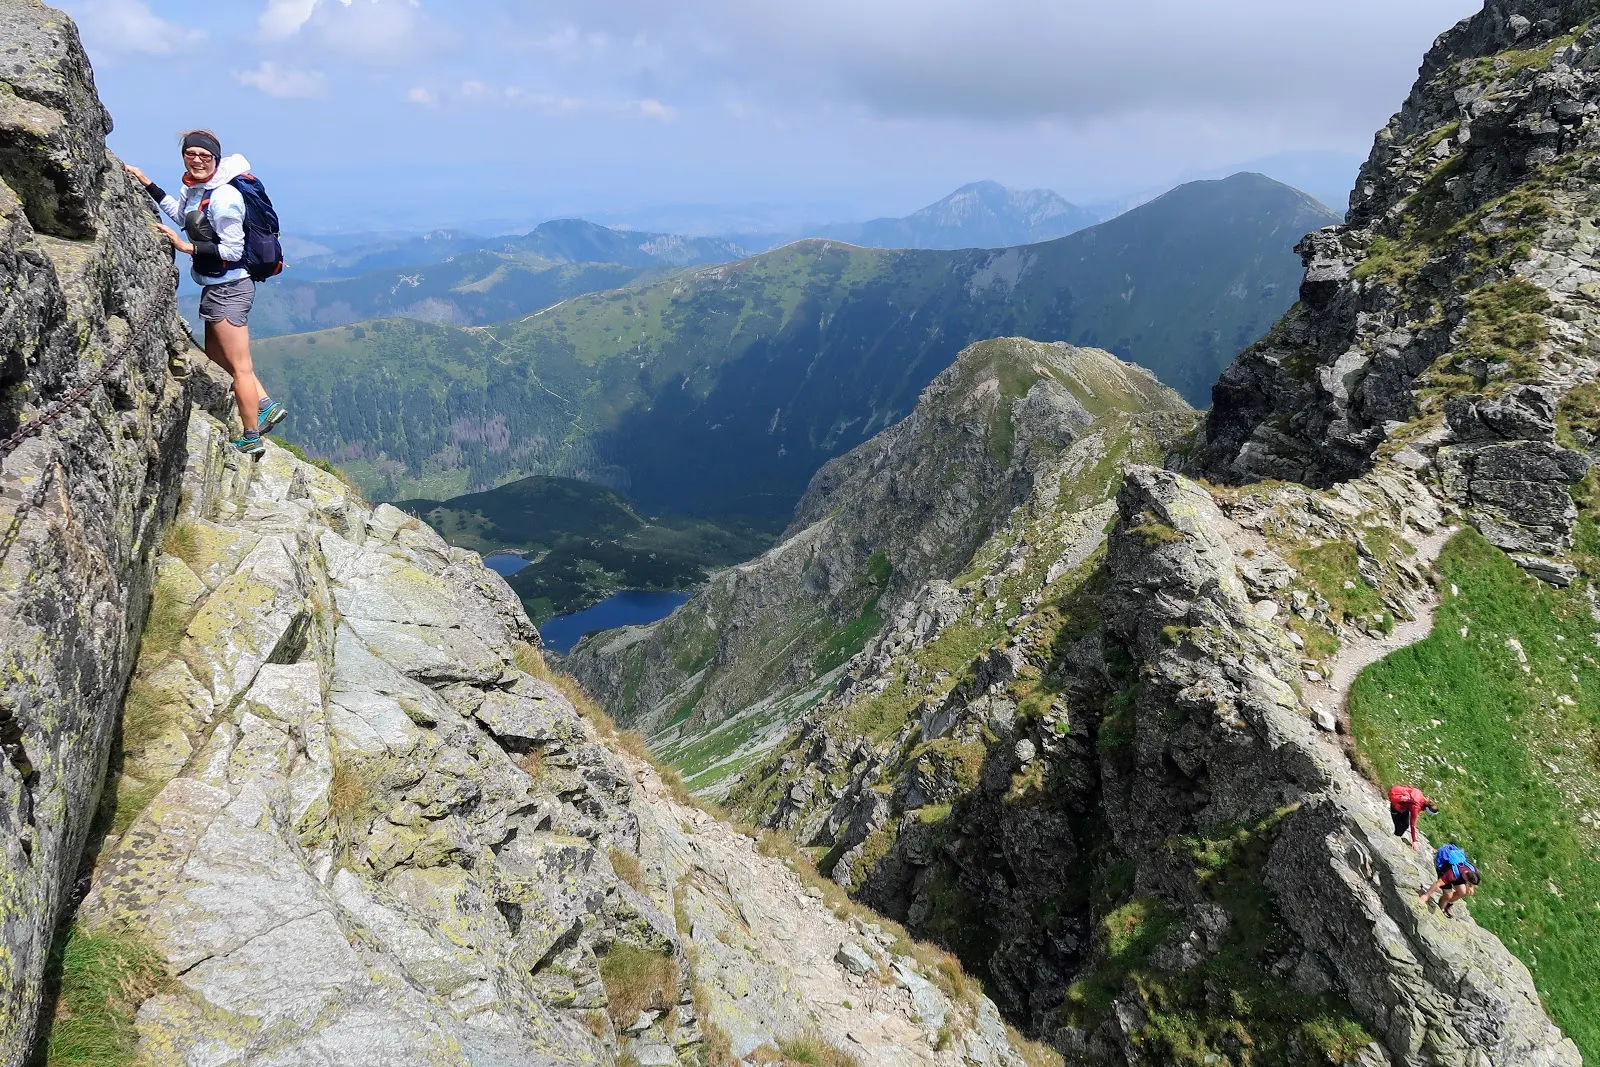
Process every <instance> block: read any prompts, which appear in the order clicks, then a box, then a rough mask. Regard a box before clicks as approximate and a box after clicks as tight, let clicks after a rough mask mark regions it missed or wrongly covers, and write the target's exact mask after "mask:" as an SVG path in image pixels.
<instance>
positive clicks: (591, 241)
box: [291, 219, 750, 279]
mask: <svg viewBox="0 0 1600 1067" xmlns="http://www.w3.org/2000/svg"><path fill="white" fill-rule="evenodd" d="M463 252H493V253H496V254H498V255H508V256H529V257H535V258H537V259H540V260H544V261H546V262H548V263H552V264H555V263H615V264H620V265H622V266H627V267H639V268H644V267H693V266H698V265H700V264H704V263H726V262H727V261H728V260H732V259H739V258H741V257H743V256H747V255H749V254H750V250H749V249H747V248H743V247H740V246H738V245H735V244H733V243H731V242H730V241H728V240H726V239H724V238H721V237H680V236H678V235H677V234H670V233H646V232H644V231H642V230H616V229H611V228H609V227H606V226H600V225H597V224H595V223H593V222H586V221H584V220H583V219H556V220H554V221H551V222H546V223H542V224H541V225H539V226H537V227H535V228H534V229H533V230H532V231H531V232H529V233H525V234H518V235H510V236H503V237H479V236H476V235H474V234H468V233H460V232H458V231H455V230H437V231H435V232H433V233H426V234H421V235H420V236H416V237H408V238H402V239H393V240H388V241H384V242H381V243H378V244H371V245H358V246H356V247H354V248H348V249H345V250H343V251H338V252H330V253H328V254H325V255H320V256H312V257H310V258H308V259H305V260H302V261H300V262H299V263H296V264H294V265H293V266H292V268H291V269H292V270H293V272H294V275H295V276H297V277H302V278H306V279H313V278H352V277H355V276H357V275H360V274H365V273H367V272H369V271H375V270H384V269H388V268H393V267H417V266H426V265H428V264H431V263H440V262H443V261H444V260H446V259H448V258H450V257H451V256H458V255H460V254H462V253H463Z"/></svg>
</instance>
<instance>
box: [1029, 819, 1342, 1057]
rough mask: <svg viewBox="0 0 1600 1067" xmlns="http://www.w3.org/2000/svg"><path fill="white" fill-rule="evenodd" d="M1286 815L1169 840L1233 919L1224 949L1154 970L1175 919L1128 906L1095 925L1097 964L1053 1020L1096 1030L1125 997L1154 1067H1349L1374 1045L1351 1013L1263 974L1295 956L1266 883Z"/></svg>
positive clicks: (1148, 906)
mask: <svg viewBox="0 0 1600 1067" xmlns="http://www.w3.org/2000/svg"><path fill="white" fill-rule="evenodd" d="M1289 810H1291V809H1285V810H1284V811H1281V812H1278V813H1276V814H1274V815H1272V816H1269V817H1268V818H1266V819H1263V820H1261V821H1259V822H1257V823H1254V824H1251V825H1248V826H1241V827H1238V828H1236V829H1235V830H1234V831H1232V832H1231V833H1228V834H1225V835H1222V836H1220V837H1217V838H1210V839H1203V838H1180V839H1175V840H1173V841H1172V842H1170V843H1169V847H1170V848H1171V849H1172V851H1173V852H1174V854H1175V855H1177V856H1178V857H1181V858H1183V859H1185V860H1187V861H1188V862H1190V863H1191V864H1192V865H1193V871H1194V877H1195V880H1196V882H1197V884H1198V885H1199V887H1200V889H1201V891H1202V892H1204V893H1205V895H1206V896H1207V897H1209V898H1210V899H1211V900H1213V901H1214V902H1216V903H1217V904H1220V905H1221V906H1222V907H1223V908H1224V909H1226V910H1227V912H1228V915H1229V917H1230V919H1231V920H1232V921H1231V924H1230V926H1229V929H1228V932H1227V934H1226V935H1224V942H1223V944H1222V945H1221V947H1220V948H1219V950H1218V951H1217V952H1216V953H1215V954H1214V955H1212V956H1210V957H1209V958H1207V959H1205V960H1204V961H1203V962H1201V963H1200V964H1199V965H1198V966H1196V967H1194V968H1192V969H1190V970H1187V971H1184V972H1181V973H1172V972H1168V971H1164V970H1161V969H1160V968H1158V967H1156V966H1155V965H1154V964H1153V963H1152V962H1151V961H1152V956H1153V954H1154V952H1155V950H1156V949H1157V948H1158V947H1160V945H1161V944H1162V942H1164V941H1165V940H1166V939H1167V938H1168V937H1169V935H1171V934H1173V933H1174V932H1176V931H1177V930H1178V929H1179V926H1178V923H1179V916H1178V913H1177V912H1175V911H1174V910H1173V909H1172V908H1171V907H1170V906H1168V905H1167V904H1165V903H1164V902H1162V901H1159V900H1154V899H1150V898H1134V899H1132V900H1129V901H1126V902H1125V903H1122V904H1120V905H1118V906H1117V907H1115V908H1113V909H1111V910H1110V911H1108V912H1106V913H1105V915H1104V916H1103V918H1101V920H1100V921H1099V923H1098V924H1097V926H1096V932H1095V946H1094V957H1093V962H1092V964H1091V966H1090V968H1089V969H1088V971H1087V972H1086V974H1085V975H1084V976H1083V977H1081V978H1080V979H1079V980H1078V981H1077V982H1075V983H1074V984H1073V985H1072V986H1071V987H1070V988H1069V990H1068V995H1067V1000H1066V1002H1065V1004H1063V1006H1062V1008H1061V1010H1060V1017H1061V1021H1063V1022H1066V1023H1069V1024H1070V1025H1073V1026H1077V1027H1079V1028H1083V1029H1093V1028H1094V1027H1096V1026H1098V1025H1099V1024H1100V1022H1101V1021H1103V1020H1104V1019H1105V1018H1106V1017H1107V1015H1108V1013H1109V1012H1110V1010H1111V1006H1112V1003H1113V1002H1114V1001H1115V1000H1116V999H1118V998H1126V999H1132V1000H1133V1001H1134V1002H1136V1003H1137V1004H1138V1006H1139V1007H1140V1009H1141V1010H1142V1012H1143V1021H1142V1022H1141V1023H1140V1024H1139V1025H1138V1026H1137V1027H1136V1028H1135V1029H1134V1031H1133V1032H1132V1033H1131V1034H1130V1035H1129V1038H1130V1040H1131V1042H1132V1043H1133V1045H1134V1046H1135V1047H1136V1048H1138V1049H1139V1050H1140V1052H1141V1053H1143V1055H1144V1056H1145V1057H1146V1058H1148V1060H1149V1061H1150V1062H1152V1063H1164V1064H1178V1065H1183V1067H1205V1065H1213V1067H1214V1065H1216V1064H1232V1065H1235V1067H1266V1065H1268V1064H1272V1065H1277V1064H1294V1065H1305V1067H1312V1065H1325V1064H1330V1063H1331V1064H1343V1063H1351V1062H1354V1061H1355V1058H1356V1056H1357V1055H1359V1053H1360V1052H1361V1050H1362V1049H1364V1048H1365V1047H1366V1046H1367V1045H1369V1044H1371V1042H1372V1038H1371V1036H1370V1035H1368V1034H1367V1033H1366V1031H1365V1030H1364V1029H1363V1028H1362V1026H1361V1024H1360V1023H1359V1022H1358V1021H1357V1020H1356V1018H1355V1017H1354V1015H1353V1013H1352V1012H1351V1010H1350V1008H1349V1006H1348V1005H1346V1004H1344V1003H1342V1002H1340V1001H1337V1000H1334V999H1333V998H1330V997H1309V996H1306V995H1304V994H1301V993H1298V992H1296V991H1295V990H1294V989H1293V988H1291V987H1288V986H1287V985H1286V984H1285V983H1284V981H1283V980H1282V979H1281V978H1279V977H1275V976H1273V975H1271V974H1270V973H1268V971H1267V970H1266V967H1267V966H1268V965H1269V964H1270V963H1271V962H1272V961H1273V960H1275V959H1278V958H1281V956H1282V955H1283V953H1284V952H1285V951H1287V950H1288V949H1289V948H1290V947H1292V946H1291V944H1290V942H1289V939H1288V935H1287V934H1286V933H1285V932H1284V930H1283V927H1282V926H1281V925H1280V924H1279V922H1278V920H1277V915H1276V912H1275V909H1274V907H1273V904H1272V901H1271V897H1270V895H1269V890H1268V888H1267V883H1266V878H1265V876H1264V868H1265V865H1266V859H1267V853H1268V851H1269V850H1270V848H1271V845H1272V841H1273V838H1274V836H1275V834H1276V829H1277V825H1278V823H1279V821H1280V820H1281V818H1282V817H1283V816H1284V815H1285V814H1287V812H1288V811H1289Z"/></svg>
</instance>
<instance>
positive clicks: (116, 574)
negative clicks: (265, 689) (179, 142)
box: [0, 0, 189, 1064]
mask: <svg viewBox="0 0 1600 1067" xmlns="http://www.w3.org/2000/svg"><path fill="white" fill-rule="evenodd" d="M110 127H111V120H110V118H109V116H107V115H106V112H105V110H104V108H102V107H101V106H100V101H99V99H98V97H97V96H96V95H95V90H94V81H93V78H92V76H91V75H90V72H89V65H88V61H87V60H86V59H85V58H84V55H83V50H82V49H81V47H79V44H78V37H77V31H76V30H75V29H74V27H73V26H72V23H71V22H70V21H68V20H67V19H66V17H65V16H63V15H61V14H60V13H59V12H55V11H51V10H50V9H48V8H44V7H40V6H38V5H36V4H32V3H25V2H20V0H5V2H3V3H0V294H3V297H0V300H3V304H0V439H4V438H7V437H9V436H10V435H11V434H13V433H14V432H15V431H16V430H17V429H18V428H19V427H21V426H23V425H24V424H26V423H28V422H30V421H31V420H33V419H34V418H36V417H39V416H41V415H43V414H44V413H45V412H47V411H48V410H49V409H50V408H51V406H52V405H53V404H55V403H56V402H58V401H61V400H63V399H64V398H65V397H66V395H67V394H68V393H70V392H73V391H75V390H77V389H78V388H79V387H80V386H81V385H84V384H86V383H90V382H92V381H93V379H95V378H96V377H97V376H98V375H100V373H101V372H102V371H104V372H105V375H104V378H103V381H101V382H100V383H99V384H94V385H92V387H91V388H90V389H89V390H88V392H87V393H86V394H85V395H84V396H83V397H82V398H81V399H80V400H79V401H78V402H76V403H73V404H71V405H70V406H69V407H68V408H67V409H66V410H64V411H63V412H62V413H61V414H60V415H59V416H58V417H56V418H55V419H54V420H53V421H52V422H51V423H50V424H49V426H48V428H47V429H46V430H45V432H43V433H41V434H39V435H36V436H33V437H30V438H28V439H27V440H25V441H23V442H22V443H21V444H20V445H19V446H18V447H17V448H16V450H15V451H12V452H10V454H8V455H5V456H0V1062H3V1063H8V1064H9V1063H16V1062H19V1060H20V1058H21V1056H22V1055H23V1053H24V1052H25V1051H26V1049H25V1048H24V1049H21V1050H19V1048H18V1046H17V1041H18V1040H19V1039H20V1037H21V1035H25V1034H26V1033H28V1032H29V1031H30V1029H31V1027H32V1021H33V1018H34V1015H35V1013H36V1012H37V1010H38V1005H39V998H40V983H39V976H40V972H41V970H42V968H43V967H44V961H45V956H46V954H47V952H48V950H49V947H50V939H51V934H52V928H53V921H52V917H53V916H54V915H56V914H57V913H58V912H59V910H60V908H61V906H62V904H63V902H64V899H65V896H66V893H67V891H68V889H69V887H70V886H71V884H72V881H73V878H74V872H75V870H76V868H77V862H78V855H79V853H80V852H81V850H82V848H83V845H84V841H85V838H86V836H87V834H88V832H89V821H90V816H91V814H92V812H93V811H94V808H95V797H96V796H97V794H98V791H99V788H100V777H101V774H102V773H103V771H104V768H105V761H106V752H107V750H108V749H109V748H110V745H111V739H112V734H113V732H114V731H115V729H116V725H117V718H118V712H119V709H120V707H121V701H122V692H123V689H124V687H125V686H126V684H127V680H128V674H129V671H130V670H131V669H132V667H133V650H134V647H135V644H136V642H137V640H138V634H139V630H140V627H141V626H142V624H143V619H144V614H145V606H146V604H147V603H148V601H149V596H150V580H151V573H152V567H153V564H154V558H155V550H156V546H157V545H158V544H159V542H160V540H161V531H162V529H163V527H164V525H165V523H166V521H167V520H168V519H169V518H170V517H171V515H172V511H173V508H174V507H175V505H176V503H177V495H176V492H175V489H176V484H177V477H178V472H179V471H180V470H181V469H182V466H183V462H182V451H183V449H182V440H183V423H184V418H185V417H186V415H187V413H188V409H189V401H188V398H186V396H185V393H184V389H183V386H182V385H181V383H179V382H177V381H175V380H174V379H172V378H171V377H169V375H168V373H167V362H168V358H169V356H170V355H172V354H173V353H176V352H182V351H183V349H184V348H185V347H187V345H188V340H187V334H186V332H185V331H184V329H183V325H182V323H181V321H180V320H179V318H178V313H177V307H176V304H175V301H174V288H175V284H176V283H175V276H174V274H173V269H172V257H171V255H170V251H166V250H164V245H165V242H162V241H159V240H158V238H157V235H156V234H155V233H154V232H153V231H152V229H151V228H150V226H149V225H148V223H147V222H146V214H145V207H144V202H146V201H147V200H148V198H146V197H145V196H144V193H143V192H142V191H141V190H140V189H139V188H138V187H137V186H136V185H134V184H133V183H131V182H129V181H128V180H127V179H126V178H125V177H124V176H123V173H122V167H121V164H120V163H118V162H117V161H116V160H115V159H113V158H111V157H110V156H109V155H108V154H107V153H106V148H105V135H106V132H107V131H108V130H109V129H110Z"/></svg>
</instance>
